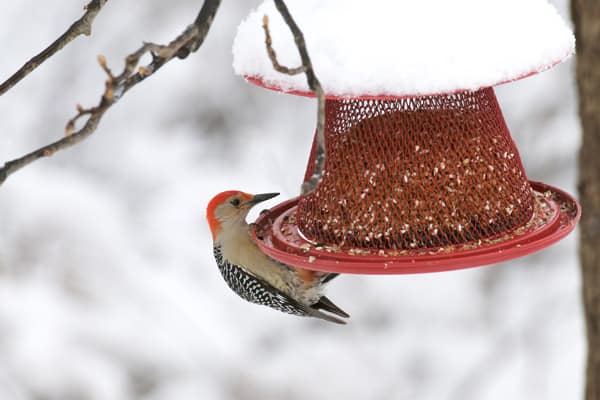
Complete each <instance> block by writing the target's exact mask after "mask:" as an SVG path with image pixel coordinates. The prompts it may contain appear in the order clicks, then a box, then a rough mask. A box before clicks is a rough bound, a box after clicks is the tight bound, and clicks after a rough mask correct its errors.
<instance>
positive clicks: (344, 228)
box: [234, 0, 580, 274]
mask: <svg viewBox="0 0 600 400" xmlns="http://www.w3.org/2000/svg"><path fill="white" fill-rule="evenodd" d="M288 7H289V9H290V11H291V13H292V15H293V16H294V18H295V19H296V21H297V22H298V24H299V26H300V27H301V28H302V30H303V33H304V36H305V40H306V42H307V48H308V51H309V52H310V54H311V58H312V61H313V65H314V67H315V71H316V73H317V74H318V76H319V79H320V80H321V83H322V85H323V87H324V90H325V92H326V99H327V100H326V105H325V108H326V117H325V118H326V119H325V143H326V151H327V159H326V161H325V168H324V174H323V178H322V181H321V182H320V183H319V185H318V186H317V188H316V189H315V190H314V191H313V192H311V193H309V194H307V195H304V196H301V197H299V198H296V199H292V200H289V201H287V202H284V203H282V204H279V205H277V206H275V207H274V208H272V209H271V210H269V211H268V212H267V213H264V214H263V215H261V216H260V217H259V218H258V220H257V221H256V225H255V227H254V229H253V237H254V239H255V241H256V242H257V244H258V245H259V246H260V247H261V249H262V250H263V251H264V252H265V253H267V254H268V255H269V256H271V257H273V258H275V259H277V260H279V261H282V262H284V263H287V264H291V265H295V266H299V267H304V268H309V269H314V270H323V271H333V272H343V273H366V274H388V273H389V274H391V273H393V274H398V273H418V272H432V271H443V270H451V269H458V268H466V267H473V266H478V265H484V264H490V263H494V262H499V261H503V260H508V259H511V258H515V257H518V256H522V255H526V254H529V253H531V252H534V251H537V250H540V249H542V248H544V247H547V246H549V245H551V244H553V243H555V242H556V241H558V240H560V239H562V238H563V237H565V236H566V235H567V234H568V233H569V232H571V231H572V230H573V228H574V227H575V224H576V223H577V220H578V218H579V215H580V208H579V205H578V204H577V202H576V201H575V200H574V199H573V198H572V197H571V196H570V195H568V194H567V193H565V192H563V191H561V190H559V189H556V188H554V187H552V186H549V185H546V184H544V183H538V182H531V181H529V180H528V179H527V176H526V174H525V170H524V169H523V165H522V163H521V160H520V157H519V153H518V150H517V148H516V146H515V143H514V142H513V140H512V138H511V136H510V133H509V130H508V128H507V126H506V123H505V121H504V118H503V116H502V112H501V110H500V107H499V105H498V102H497V100H496V97H495V94H494V90H493V86H494V85H497V84H500V83H504V82H509V81H513V80H516V79H519V78H523V77H526V76H529V75H533V74H535V73H537V72H541V71H543V70H546V69H548V68H550V67H552V66H553V65H555V64H557V63H559V62H562V61H563V60H565V59H566V58H568V57H569V56H570V55H571V54H572V53H573V52H574V37H573V34H572V33H571V31H570V30H569V29H568V28H567V27H566V25H565V24H564V22H563V21H562V19H561V18H560V16H559V15H558V14H557V12H556V10H555V9H554V8H553V7H552V6H551V5H549V4H548V3H547V2H546V1H544V0H528V1H523V0H502V1H491V0H489V1H482V0H454V1H451V2H449V1H445V0H420V1H413V0H403V1H395V2H390V1H384V0H377V1H372V2H369V3H368V5H365V3H364V2H360V1H358V0H352V1H344V2H334V1H327V2H324V1H322V0H303V1H290V2H289V4H288ZM265 14H266V15H268V16H269V18H270V21H271V25H270V28H271V34H272V36H273V38H274V46H275V49H276V51H277V53H278V56H279V61H280V62H281V63H282V64H284V65H291V66H295V65H299V64H300V62H299V57H298V55H297V50H296V47H295V45H294V42H293V39H292V38H291V35H290V33H289V31H288V28H287V26H286V25H285V23H284V22H283V20H282V19H281V18H280V17H279V14H278V13H277V11H276V10H275V7H274V6H273V4H272V2H270V1H267V2H265V3H263V4H262V5H261V6H260V7H259V8H258V9H257V10H256V11H254V12H253V13H251V14H250V16H249V17H248V18H247V19H246V20H245V21H244V22H243V23H242V24H241V25H240V27H239V29H238V35H237V37H236V40H235V43H234V68H235V70H236V72H237V73H239V74H241V75H243V76H244V77H246V79H248V80H249V81H250V82H252V83H255V84H257V85H259V86H263V87H266V88H270V89H274V90H278V91H283V92H289V93H294V94H299V95H305V96H311V93H310V91H309V90H308V87H307V85H306V81H305V78H304V76H288V75H283V74H279V73H277V72H276V71H274V70H273V68H272V65H271V62H270V60H269V58H268V56H267V53H266V50H265V48H264V42H263V39H262V28H261V20H262V16H263V15H265ZM314 147H315V146H314V145H313V149H312V152H311V155H310V157H309V162H308V167H307V170H306V175H305V179H308V177H310V176H311V175H312V173H313V170H314V162H313V160H314V152H315V148H314Z"/></svg>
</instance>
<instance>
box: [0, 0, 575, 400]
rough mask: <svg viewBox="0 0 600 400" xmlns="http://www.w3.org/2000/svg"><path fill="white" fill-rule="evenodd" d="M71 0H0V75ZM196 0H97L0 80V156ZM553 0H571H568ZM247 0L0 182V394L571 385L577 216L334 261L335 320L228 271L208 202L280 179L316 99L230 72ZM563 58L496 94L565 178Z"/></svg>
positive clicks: (548, 396) (169, 27)
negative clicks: (557, 224) (475, 256)
mask: <svg viewBox="0 0 600 400" xmlns="http://www.w3.org/2000/svg"><path fill="white" fill-rule="evenodd" d="M85 3H86V1H83V0H62V1H47V2H38V1H33V0H22V1H20V2H6V1H5V2H2V3H1V4H0V21H1V23H0V41H1V43H2V45H3V57H2V58H1V59H0V77H6V76H8V75H9V74H10V73H12V72H13V71H14V70H15V69H16V68H17V67H19V66H20V65H21V64H22V62H24V61H25V60H26V59H27V58H28V57H29V56H31V54H32V52H33V51H34V50H35V51H37V50H39V49H41V48H42V47H43V46H45V45H46V44H47V43H49V41H50V40H51V39H53V38H55V37H56V36H57V35H58V34H59V33H61V32H62V31H63V30H64V29H65V27H67V26H68V25H69V24H70V23H71V22H72V21H73V20H74V19H76V18H78V17H79V15H80V14H81V8H82V6H83V5H84V4H85ZM199 3H200V2H195V1H191V0H178V1H173V2H169V3H167V2H161V1H158V0H152V1H150V0H147V1H145V2H135V1H121V2H108V3H107V5H106V8H105V10H103V11H102V13H101V14H100V16H99V17H98V19H97V21H96V25H95V26H94V34H93V36H92V38H91V39H90V38H80V39H78V40H77V41H76V42H75V43H73V44H71V45H70V46H69V47H67V48H66V49H65V50H64V51H62V52H61V53H60V54H59V55H58V56H57V57H55V58H54V59H52V60H51V61H49V62H48V63H47V64H46V65H44V66H43V67H41V68H40V69H39V70H38V71H36V72H34V73H33V74H32V75H31V76H30V77H29V78H28V79H26V80H25V81H23V82H22V83H21V84H19V85H18V86H17V87H15V88H14V89H13V90H12V91H10V92H9V93H7V94H6V95H4V96H2V97H0V119H1V121H2V124H1V125H0V126H1V127H2V135H0V160H1V161H2V162H3V161H5V160H8V159H11V158H14V157H16V156H19V155H21V154H23V153H25V152H27V151H29V150H31V149H32V148H34V147H36V146H38V145H41V144H43V143H46V142H48V141H49V140H52V139H54V138H57V137H60V135H61V134H62V132H63V127H64V123H65V121H66V120H67V119H68V118H69V117H70V116H72V115H73V112H74V105H75V104H76V103H81V104H83V105H91V104H95V102H96V101H97V98H98V94H99V93H100V92H101V90H102V87H103V82H104V76H103V73H102V71H101V70H100V68H99V67H98V66H97V63H96V56H97V55H98V54H104V55H106V56H107V59H108V61H109V63H110V65H111V66H112V67H113V69H115V70H118V68H120V67H121V61H122V59H123V55H124V54H126V53H127V52H128V51H131V50H132V49H134V48H136V47H137V46H138V45H139V44H140V43H141V41H142V40H153V41H166V40H169V39H170V38H171V37H172V36H173V35H174V34H176V33H177V32H179V31H180V30H181V29H182V27H183V26H185V25H186V24H187V23H188V21H191V19H193V18H194V16H195V13H196V11H197V7H199ZM241 3H244V4H243V5H240V4H241ZM555 4H556V5H557V6H558V8H559V10H560V12H561V13H562V15H563V16H565V18H568V16H566V15H567V4H566V0H557V1H556V2H555ZM255 5H256V2H235V3H234V2H224V4H223V7H222V9H221V10H220V12H219V14H218V16H217V18H216V21H215V25H214V28H213V31H211V32H210V34H209V36H208V39H207V41H206V43H205V46H204V47H203V48H202V49H201V50H200V51H199V52H198V53H197V54H194V55H193V56H191V57H190V58H189V59H188V60H185V61H183V62H174V63H172V64H169V65H168V66H166V67H165V68H164V69H163V70H162V71H160V72H159V73H158V74H157V75H156V76H154V77H152V78H150V79H149V80H148V81H146V82H145V83H144V84H142V85H141V86H139V87H137V88H135V89H134V90H132V91H131V92H130V93H128V94H127V95H126V96H125V97H124V98H123V100H122V101H121V103H120V104H118V105H117V106H116V107H114V108H113V109H112V110H110V111H109V112H108V114H107V115H106V116H105V118H104V120H103V121H102V123H101V125H100V127H99V130H98V132H97V133H96V134H95V135H94V136H93V137H92V138H90V139H89V140H88V141H86V142H85V143H82V144H81V145H79V146H77V147H76V148H73V149H70V150H67V151H64V152H61V153H57V154H56V155H54V156H53V157H52V158H50V159H47V160H42V161H39V162H37V163H36V164H34V165H31V166H30V167H27V168H26V169H24V170H22V171H20V172H18V173H17V174H15V175H14V176H12V177H10V178H9V179H8V180H7V181H6V183H5V184H4V185H3V186H2V187H1V188H0V399H10V400H30V399H44V400H46V399H48V400H54V399H60V400H64V399H77V400H79V399H85V400H87V399H90V400H109V399H110V400H125V399H127V400H129V399H144V400H146V399H147V400H172V399H177V400H191V399H198V398H204V399H215V400H220V399H236V400H237V399H240V400H253V399H261V400H265V399H266V400H269V399H281V398H286V399H290V400H294V399H331V398H344V399H346V400H353V399H361V400H364V399H415V400H430V399H431V400H433V399H436V400H438V399H457V400H459V399H460V400H469V399H473V400H482V399H483V400H496V399H528V400H538V399H539V400H553V399H556V400H562V399H577V398H581V394H582V387H583V386H582V384H583V372H584V368H583V367H584V366H583V363H584V337H583V322H582V316H581V306H580V303H579V302H580V293H579V290H580V287H579V286H580V281H579V271H578V266H577V257H576V235H571V236H570V237H569V238H568V239H567V240H565V241H563V242H561V243H560V244H558V245H556V246H554V247H552V248H550V249H548V250H545V251H543V252H541V253H538V254H535V255H532V256H529V257H526V258H523V259H520V260H515V261H511V262H506V263H503V264H501V265H496V266H490V267H485V268H478V269H472V270H465V271H458V272H447V273H440V274H430V275H411V276H389V277H380V276H344V277H341V278H338V280H337V281H335V282H334V283H333V284H332V286H331V287H330V290H329V293H330V297H331V298H332V299H334V300H335V301H336V302H337V303H338V304H339V305H340V306H342V307H343V308H344V309H346V310H347V311H348V312H349V313H350V314H351V315H352V319H351V320H350V324H349V325H348V326H345V327H339V326H333V325H328V324H326V323H322V322H320V321H311V320H307V319H301V318H295V317H292V316H286V315H283V314H280V313H277V312H274V311H271V310H269V309H267V308H265V307H258V306H254V305H251V304H248V303H245V302H243V301H242V300H240V299H239V298H237V297H236V296H235V295H234V294H233V293H232V292H231V291H229V289H228V288H227V287H226V286H225V283H224V282H223V281H222V279H221V277H220V275H219V273H218V270H217V268H216V266H215V265H214V262H213V259H212V254H211V242H210V235H209V232H208V228H207V226H206V223H205V221H204V207H205V205H206V203H207V202H208V200H209V199H210V198H211V197H212V195H213V194H215V193H217V192H218V191H221V190H224V189H231V188H239V189H242V190H246V191H250V192H267V191H280V192H282V198H287V197H290V196H293V195H295V194H296V193H297V191H298V185H299V183H300V180H301V178H302V175H303V172H304V167H305V161H306V160H305V159H306V156H307V154H308V148H309V145H310V141H311V133H312V132H313V130H314V111H315V110H314V107H315V105H314V102H313V101H311V100H309V99H304V98H297V97H292V96H286V95H280V94H276V93H272V92H269V91H266V90H261V89H258V88H255V87H252V86H250V85H248V84H246V83H244V82H243V80H242V79H241V78H239V77H237V76H235V75H234V74H233V71H232V68H231V67H230V65H231V50H230V49H231V43H232V40H233V37H234V34H235V28H236V26H237V25H238V23H239V21H240V20H241V18H243V16H245V15H246V14H247V13H248V12H249V11H250V8H251V7H253V6H255ZM309 50H310V49H309ZM572 67H573V65H572V63H567V64H565V65H561V66H558V67H556V68H554V69H553V70H551V71H549V72H546V73H544V74H541V75H539V76H535V77H532V78H529V79H526V80H523V81H520V82H516V83H512V84H510V85H505V86H502V87H500V88H499V89H498V96H499V98H500V102H501V104H502V105H503V107H504V111H505V117H506V119H507V121H508V124H509V126H510V127H511V129H512V132H513V135H514V137H515V140H516V141H517V142H518V145H519V148H520V150H521V156H522V158H523V159H524V162H525V164H526V168H527V171H528V175H529V177H530V178H531V179H536V180H544V181H546V182H548V183H551V184H554V185H556V186H559V187H561V188H564V189H566V190H568V191H570V192H572V193H573V192H574V191H575V177H576V171H575V165H576V163H575V160H576V151H577V147H578V145H579V126H578V123H577V119H576V105H575V95H574V89H573V75H572ZM317 72H318V71H317ZM0 79H1V78H0ZM270 204H274V202H271V203H270ZM253 215H254V216H255V215H256V213H254V214H253Z"/></svg>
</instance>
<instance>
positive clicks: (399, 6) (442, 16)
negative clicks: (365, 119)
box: [233, 0, 575, 98]
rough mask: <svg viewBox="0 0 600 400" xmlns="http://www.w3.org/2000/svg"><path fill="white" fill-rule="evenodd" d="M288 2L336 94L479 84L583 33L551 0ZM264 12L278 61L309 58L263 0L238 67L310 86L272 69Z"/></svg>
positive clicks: (550, 58)
mask: <svg viewBox="0 0 600 400" xmlns="http://www.w3.org/2000/svg"><path fill="white" fill-rule="evenodd" d="M288 8H289V10H290V13H291V14H292V15H293V16H294V19H295V21H296V22H297V24H298V26H299V27H300V28H301V29H302V32H303V35H304V39H305V41H306V45H307V50H308V52H309V54H310V57H311V61H312V65H313V67H314V70H315V72H316V74H317V76H318V77H319V80H320V82H321V84H322V86H323V90H324V91H325V93H326V94H327V95H330V96H332V97H335V96H337V97H338V98H339V97H346V98H358V97H362V98H364V97H365V96H371V97H377V98H381V97H380V96H384V97H385V96H394V97H410V96H424V95H429V94H440V93H456V92H461V91H466V90H478V89H481V88H484V87H491V86H495V85H498V84H500V83H504V82H510V81H513V80H516V79H520V78H523V77H526V76H529V75H532V74H535V73H538V72H541V71H545V70H547V69H549V68H550V67H552V66H553V65H555V64H557V63H559V62H562V61H564V60H566V59H567V58H569V57H570V56H571V55H572V54H573V53H574V51H575V36H574V35H573V33H572V32H571V30H570V28H569V27H568V25H567V23H566V22H565V21H564V20H563V18H562V17H561V16H560V15H559V13H558V12H557V11H556V9H555V8H554V7H553V6H552V5H551V4H550V3H549V2H548V1H547V0H527V1H523V0H494V1H481V0H452V1H448V0H419V1H415V0H395V1H390V0H371V1H370V2H369V6H368V7H365V4H364V1H361V0H344V1H343V2H340V1H331V0H302V1H291V2H289V4H288ZM265 15H267V16H268V17H269V30H270V32H271V37H272V39H273V49H274V50H275V51H276V53H277V59H278V61H279V62H280V64H281V65H286V66H288V67H295V66H298V65H301V62H300V57H299V55H298V50H297V48H296V45H295V42H294V38H293V36H292V35H291V34H290V30H289V27H288V26H287V25H286V24H285V22H284V21H283V19H282V18H281V15H280V14H279V12H278V11H277V10H276V8H275V5H274V3H273V2H272V1H270V0H265V1H264V2H263V3H262V4H260V5H259V6H258V7H257V9H256V10H254V11H252V12H251V13H250V14H249V15H248V16H247V17H246V18H245V19H244V20H243V21H242V22H241V24H240V25H239V27H238V32H237V35H236V37H235V40H234V43H233V68H234V70H235V72H236V73H237V74H238V75H241V76H245V77H252V79H254V80H258V81H260V83H261V85H262V86H266V87H271V88H276V89H277V90H281V91H284V92H288V93H295V94H307V93H308V92H309V90H308V86H307V82H306V78H305V76H304V75H303V74H298V75H294V76H291V75H287V74H281V73H279V72H277V71H276V70H275V69H274V68H273V66H272V63H271V60H270V58H269V56H268V54H267V51H266V50H265V36H264V31H263V27H262V24H263V16H265Z"/></svg>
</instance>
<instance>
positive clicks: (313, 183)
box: [263, 0, 326, 196]
mask: <svg viewBox="0 0 600 400" xmlns="http://www.w3.org/2000/svg"><path fill="white" fill-rule="evenodd" d="M274 1H275V6H276V7H277V10H278V11H279V13H280V14H281V16H282V17H283V20H284V21H285V23H286V24H287V26H288V27H289V28H290V30H291V31H292V35H294V41H295V43H296V47H297V48H298V52H299V53H300V59H301V60H302V66H301V67H298V68H287V67H282V66H281V65H280V64H279V62H278V61H277V55H276V54H275V51H274V50H273V48H272V45H271V35H270V33H269V19H268V17H267V16H264V17H263V29H264V30H265V36H266V38H265V43H266V46H267V52H268V53H269V58H270V59H271V63H272V64H273V68H275V70H276V71H278V72H281V73H284V74H288V75H296V74H298V73H300V72H304V73H305V74H306V80H307V82H308V87H309V88H310V90H311V91H312V92H314V93H315V96H316V97H317V101H318V104H317V148H316V154H315V169H314V172H313V174H312V176H311V177H310V178H309V179H308V180H307V181H305V182H304V183H303V184H302V188H301V191H300V193H301V194H302V195H303V196H304V195H307V194H309V193H310V192H312V191H313V190H315V188H316V187H317V185H318V184H319V182H321V179H322V177H323V168H324V166H325V157H326V153H325V93H324V92H323V88H322V87H321V83H320V82H319V79H318V78H317V76H316V74H315V71H314V70H313V66H312V62H311V60H310V57H309V55H308V51H307V50H306V43H305V42H304V35H303V34H302V31H301V30H300V28H298V25H297V24H296V22H295V21H294V19H293V18H292V16H291V15H290V12H289V10H288V8H287V6H286V5H285V3H284V1H283V0H274Z"/></svg>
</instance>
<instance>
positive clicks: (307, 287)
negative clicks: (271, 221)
mask: <svg viewBox="0 0 600 400" xmlns="http://www.w3.org/2000/svg"><path fill="white" fill-rule="evenodd" d="M278 194H279V193H265V194H257V195H251V194H248V193H244V192H240V191H236V190H230V191H226V192H222V193H219V194H218V195H216V196H215V197H214V198H213V199H212V200H211V201H210V202H209V203H208V207H207V208H206V218H207V219H208V224H209V226H210V230H211V232H212V236H213V246H214V247H213V250H214V255H215V259H216V260H217V265H218V266H219V270H220V271H221V275H222V276H223V279H225V282H227V285H228V286H229V287H230V288H231V289H232V290H233V291H234V292H235V293H237V294H238V295H239V296H240V297H242V298H243V299H245V300H247V301H249V302H251V303H256V304H262V305H265V306H268V307H271V308H274V309H276V310H279V311H282V312H285V313H289V314H294V315H299V316H305V317H315V318H321V319H324V320H326V321H330V322H335V323H338V324H344V323H345V321H344V320H342V319H339V318H336V317H334V316H332V315H330V314H328V313H325V312H323V311H327V312H329V313H331V314H335V315H337V316H340V317H344V318H347V317H349V315H348V314H346V313H345V312H344V311H342V310H341V309H340V308H339V307H337V306H336V305H335V304H333V303H332V302H331V300H329V299H328V298H327V297H325V296H323V293H322V292H323V286H324V285H325V284H326V283H327V282H329V281H330V280H331V279H333V278H335V277H336V276H337V275H338V274H335V273H328V272H317V271H310V270H306V269H302V268H296V267H292V266H290V265H286V264H283V263H280V262H278V261H275V260H273V259H272V258H269V257H268V256H267V255H266V254H264V253H263V252H262V251H261V250H260V249H259V247H258V246H257V245H256V243H254V241H253V240H252V237H251V236H250V227H249V225H248V223H247V222H246V216H247V215H248V211H250V209H251V208H252V207H253V206H254V205H256V204H258V203H260V202H262V201H265V200H268V199H270V198H272V197H275V196H277V195H278Z"/></svg>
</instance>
